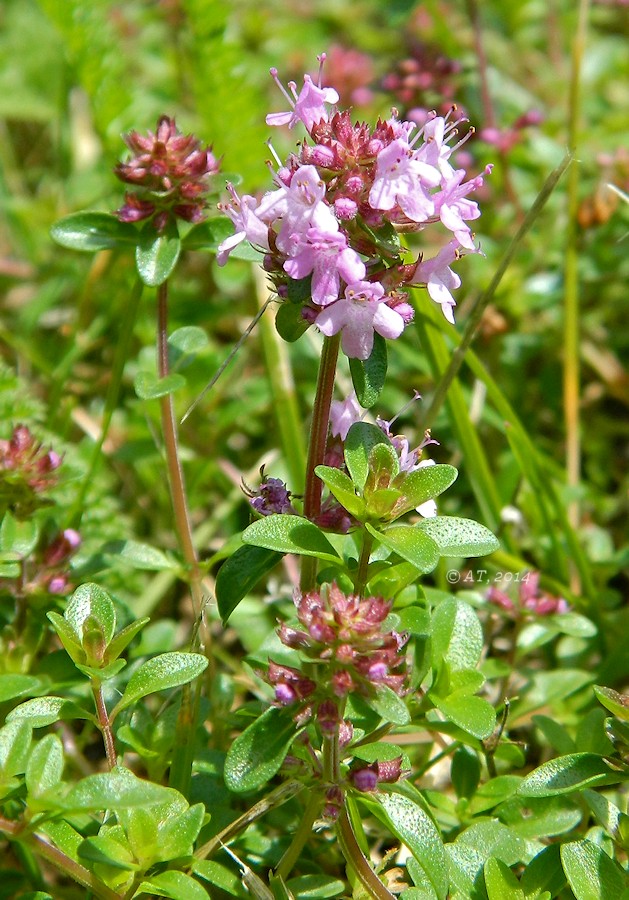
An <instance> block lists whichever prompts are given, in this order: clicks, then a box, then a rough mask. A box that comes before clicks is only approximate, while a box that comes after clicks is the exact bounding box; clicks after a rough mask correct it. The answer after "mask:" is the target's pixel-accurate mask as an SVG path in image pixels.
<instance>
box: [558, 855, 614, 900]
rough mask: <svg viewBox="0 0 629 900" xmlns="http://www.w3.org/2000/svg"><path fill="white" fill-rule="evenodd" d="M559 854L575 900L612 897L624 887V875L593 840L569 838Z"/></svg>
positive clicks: (608, 899)
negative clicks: (569, 841)
mask: <svg viewBox="0 0 629 900" xmlns="http://www.w3.org/2000/svg"><path fill="white" fill-rule="evenodd" d="M560 853H561V862H562V865H563V869H564V872H565V873H566V877H567V879H568V882H569V884H570V887H571V888H572V892H573V893H574V896H575V897H576V900H611V898H612V897H620V896H621V894H622V893H623V891H624V890H625V888H626V887H627V884H628V879H627V874H626V873H625V872H624V871H623V869H622V868H621V867H620V866H619V865H618V863H617V862H616V861H615V860H613V859H611V857H609V856H608V855H607V853H605V851H604V850H603V848H602V847H599V846H598V844H595V843H594V842H593V841H588V840H583V841H572V842H571V843H569V844H564V845H563V846H562V847H561V850H560Z"/></svg>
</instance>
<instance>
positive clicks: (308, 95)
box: [266, 53, 339, 131]
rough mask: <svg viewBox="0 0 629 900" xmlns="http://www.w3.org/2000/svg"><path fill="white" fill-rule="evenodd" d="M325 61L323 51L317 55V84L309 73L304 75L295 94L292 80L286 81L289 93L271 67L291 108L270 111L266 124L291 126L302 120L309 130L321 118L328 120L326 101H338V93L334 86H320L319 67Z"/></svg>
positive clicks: (330, 102)
mask: <svg viewBox="0 0 629 900" xmlns="http://www.w3.org/2000/svg"><path fill="white" fill-rule="evenodd" d="M324 62H325V53H322V54H321V56H320V57H319V84H315V83H314V82H313V80H312V78H311V77H310V75H304V86H303V87H302V89H301V91H300V93H299V95H298V94H297V85H296V84H295V82H294V81H289V82H288V87H289V88H290V91H291V94H292V95H293V96H292V97H291V95H290V94H289V93H288V91H287V90H286V89H285V87H284V85H283V84H282V83H281V81H280V80H279V78H278V77H277V69H275V68H273V69H271V77H272V78H273V80H274V81H275V83H276V84H277V86H278V87H279V89H280V91H281V92H282V93H283V94H284V96H285V97H286V99H287V100H288V102H289V104H290V105H291V107H292V109H291V110H289V111H288V112H282V113H270V114H269V115H268V116H267V117H266V124H267V125H288V127H289V128H293V127H294V126H295V125H297V123H298V122H303V124H304V125H305V126H306V130H307V131H310V129H311V128H312V126H313V125H316V124H317V123H318V122H320V121H321V120H323V121H324V122H327V121H328V112H327V109H326V106H325V105H326V103H329V104H334V103H338V101H339V95H338V93H337V92H336V91H335V90H334V88H324V87H321V69H322V67H323V63H324Z"/></svg>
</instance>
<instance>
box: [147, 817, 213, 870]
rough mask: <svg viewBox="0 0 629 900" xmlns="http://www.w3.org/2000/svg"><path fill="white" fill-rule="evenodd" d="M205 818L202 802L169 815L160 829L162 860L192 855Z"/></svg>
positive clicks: (159, 841)
mask: <svg viewBox="0 0 629 900" xmlns="http://www.w3.org/2000/svg"><path fill="white" fill-rule="evenodd" d="M149 815H150V813H149ZM204 818H205V806H204V805H203V804H202V803H195V805H194V806H190V807H189V808H188V809H186V810H184V811H183V812H180V813H177V814H176V815H173V816H169V817H167V818H166V820H165V821H164V822H163V823H162V824H161V825H160V827H159V831H158V848H159V858H160V862H161V861H162V860H166V859H178V858H179V857H180V856H190V855H191V854H192V850H193V847H194V842H195V841H196V839H197V837H198V836H199V832H200V831H201V826H202V825H203V819H204Z"/></svg>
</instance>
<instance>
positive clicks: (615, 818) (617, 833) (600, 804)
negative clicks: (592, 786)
mask: <svg viewBox="0 0 629 900" xmlns="http://www.w3.org/2000/svg"><path fill="white" fill-rule="evenodd" d="M582 796H583V799H584V800H585V802H586V803H587V805H588V806H589V807H590V810H591V811H592V813H593V815H594V817H595V818H596V821H597V822H598V823H599V825H600V826H601V827H602V828H604V829H605V831H606V832H607V834H608V835H609V836H610V837H611V838H612V839H613V840H615V841H618V843H620V844H621V845H622V846H624V847H625V849H626V847H627V845H626V843H625V841H624V838H625V837H626V835H627V834H629V831H628V826H629V816H628V815H626V814H625V813H623V812H621V811H620V810H619V809H618V807H617V806H616V805H615V804H614V803H612V802H611V800H608V799H607V797H605V796H604V794H601V793H599V792H598V791H590V790H587V789H586V790H584V791H583V792H582Z"/></svg>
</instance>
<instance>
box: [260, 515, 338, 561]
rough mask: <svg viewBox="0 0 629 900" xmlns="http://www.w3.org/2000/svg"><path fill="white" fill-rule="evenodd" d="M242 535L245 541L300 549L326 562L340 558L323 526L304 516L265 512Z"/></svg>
mask: <svg viewBox="0 0 629 900" xmlns="http://www.w3.org/2000/svg"><path fill="white" fill-rule="evenodd" d="M242 539H243V542H244V543H245V544H254V545H255V546H256V547H265V548H266V549H267V550H276V551H277V552H278V553H299V554H300V555H301V556H316V557H318V558H319V559H324V560H326V562H331V563H336V564H338V563H339V562H340V560H339V556H338V554H337V553H336V551H335V550H334V547H333V546H332V544H331V543H330V542H329V540H328V539H327V537H326V536H325V534H324V533H323V532H322V531H321V529H320V528H317V526H316V525H315V524H313V523H312V522H309V521H308V519H304V518H302V517H301V516H289V515H281V514H278V515H272V516H265V518H264V519H259V520H258V521H257V522H253V523H252V524H251V525H249V527H248V528H246V529H245V530H244V532H243V535H242Z"/></svg>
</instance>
